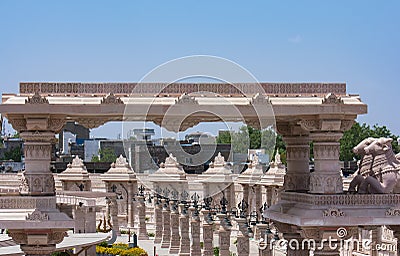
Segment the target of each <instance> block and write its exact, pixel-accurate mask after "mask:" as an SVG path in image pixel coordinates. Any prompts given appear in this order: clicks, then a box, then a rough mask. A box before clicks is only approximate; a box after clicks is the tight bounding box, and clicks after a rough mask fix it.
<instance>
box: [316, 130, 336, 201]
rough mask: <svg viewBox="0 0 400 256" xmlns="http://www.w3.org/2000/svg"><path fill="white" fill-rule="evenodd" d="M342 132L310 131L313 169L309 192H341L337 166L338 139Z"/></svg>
mask: <svg viewBox="0 0 400 256" xmlns="http://www.w3.org/2000/svg"><path fill="white" fill-rule="evenodd" d="M342 135H343V134H342V133H339V132H338V133H328V132H326V133H322V132H321V133H320V132H318V133H312V134H311V137H312V139H313V141H314V166H315V171H314V172H313V173H312V174H311V177H310V193H324V194H332V193H343V180H342V177H341V175H340V166H339V152H340V143H339V139H340V138H341V137H342Z"/></svg>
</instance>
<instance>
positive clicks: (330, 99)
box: [322, 93, 343, 104]
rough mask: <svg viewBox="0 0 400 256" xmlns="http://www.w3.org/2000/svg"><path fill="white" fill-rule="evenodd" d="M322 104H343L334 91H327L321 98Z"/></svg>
mask: <svg viewBox="0 0 400 256" xmlns="http://www.w3.org/2000/svg"><path fill="white" fill-rule="evenodd" d="M322 104H343V100H342V99H341V98H340V97H338V96H336V95H335V94H334V93H329V94H327V95H326V96H325V97H324V99H323V100H322Z"/></svg>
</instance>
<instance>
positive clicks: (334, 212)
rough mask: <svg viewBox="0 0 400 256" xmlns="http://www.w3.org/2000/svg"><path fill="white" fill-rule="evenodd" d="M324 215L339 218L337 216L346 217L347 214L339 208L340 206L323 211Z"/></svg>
mask: <svg viewBox="0 0 400 256" xmlns="http://www.w3.org/2000/svg"><path fill="white" fill-rule="evenodd" d="M322 216H324V217H333V218H337V217H344V216H345V214H344V212H343V211H341V210H339V209H338V208H329V209H327V210H325V211H323V213H322Z"/></svg>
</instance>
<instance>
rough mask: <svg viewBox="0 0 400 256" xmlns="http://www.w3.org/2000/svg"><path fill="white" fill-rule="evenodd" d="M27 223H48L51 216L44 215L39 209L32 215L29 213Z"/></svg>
mask: <svg viewBox="0 0 400 256" xmlns="http://www.w3.org/2000/svg"><path fill="white" fill-rule="evenodd" d="M26 220H27V221H47V220H49V216H48V215H47V214H45V213H42V212H41V211H39V210H38V209H35V210H34V211H33V212H32V213H29V214H28V216H26Z"/></svg>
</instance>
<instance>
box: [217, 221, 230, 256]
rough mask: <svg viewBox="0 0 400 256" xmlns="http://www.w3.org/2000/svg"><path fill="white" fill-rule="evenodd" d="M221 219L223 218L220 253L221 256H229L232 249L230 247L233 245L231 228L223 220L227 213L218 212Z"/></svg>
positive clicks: (220, 227) (220, 232) (220, 233)
mask: <svg viewBox="0 0 400 256" xmlns="http://www.w3.org/2000/svg"><path fill="white" fill-rule="evenodd" d="M218 217H219V219H220V220H221V224H220V226H219V230H218V235H219V255H220V256H229V255H230V250H229V247H230V245H231V230H230V228H228V227H226V226H225V225H224V224H223V223H222V222H223V219H224V217H225V214H218Z"/></svg>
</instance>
